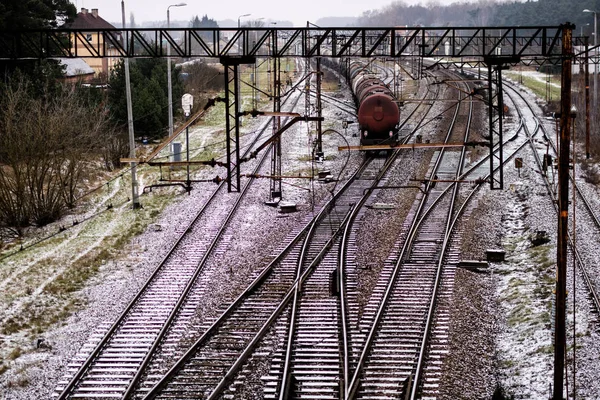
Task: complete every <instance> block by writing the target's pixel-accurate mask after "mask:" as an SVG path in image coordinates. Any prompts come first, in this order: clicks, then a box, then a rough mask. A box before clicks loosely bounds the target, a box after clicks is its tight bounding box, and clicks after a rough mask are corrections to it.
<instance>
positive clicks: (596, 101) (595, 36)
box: [583, 8, 598, 108]
mask: <svg viewBox="0 0 600 400" xmlns="http://www.w3.org/2000/svg"><path fill="white" fill-rule="evenodd" d="M583 12H590V13H594V54H595V55H596V57H594V108H596V107H597V106H598V60H596V58H597V55H598V49H597V48H596V46H598V34H597V32H598V31H597V30H596V28H597V26H598V25H597V20H598V18H597V16H598V12H597V11H594V10H589V9H587V8H586V9H585V10H583Z"/></svg>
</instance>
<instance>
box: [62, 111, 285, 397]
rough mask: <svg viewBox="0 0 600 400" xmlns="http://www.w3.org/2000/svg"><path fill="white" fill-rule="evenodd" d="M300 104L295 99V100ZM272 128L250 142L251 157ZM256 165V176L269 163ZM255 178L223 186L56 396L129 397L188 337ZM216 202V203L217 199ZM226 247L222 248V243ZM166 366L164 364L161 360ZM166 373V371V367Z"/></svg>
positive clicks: (86, 349) (81, 356)
mask: <svg viewBox="0 0 600 400" xmlns="http://www.w3.org/2000/svg"><path fill="white" fill-rule="evenodd" d="M296 101H297V100H296ZM267 127H268V124H265V126H264V127H263V129H262V130H261V131H260V132H259V134H258V135H256V136H255V137H254V138H253V139H252V143H251V145H250V146H249V147H248V150H247V153H249V152H250V149H251V148H252V146H253V145H254V144H255V143H256V142H257V141H258V140H259V138H260V137H261V135H262V133H263V132H264V131H265V130H266V128H267ZM268 154H269V153H268V152H265V153H264V155H263V156H262V158H261V159H260V160H259V161H257V162H255V170H254V173H255V174H256V173H257V172H258V171H259V169H260V168H261V166H262V165H263V163H264V161H265V160H266V159H267V158H268ZM253 181H254V179H252V178H250V179H247V180H246V182H245V184H244V188H243V189H242V191H241V192H240V193H239V194H232V195H229V196H224V195H222V194H223V192H225V187H226V185H225V182H222V183H221V184H220V185H219V186H218V187H217V189H216V190H215V191H214V192H213V194H212V196H211V197H210V198H209V200H208V201H207V202H206V203H205V205H204V206H203V207H202V208H201V210H200V211H199V212H198V214H197V215H196V216H195V218H194V219H193V221H192V222H191V223H190V224H189V225H188V226H183V227H181V229H180V237H179V239H178V240H177V241H176V242H175V243H174V245H173V246H172V247H171V249H170V250H169V251H168V252H167V254H166V255H165V257H164V258H163V260H162V261H161V262H160V264H159V266H158V267H157V268H156V270H155V272H154V273H153V274H152V275H151V276H150V278H149V279H148V280H147V282H146V283H145V285H144V286H143V288H142V289H141V290H140V292H139V293H138V294H137V295H136V297H135V298H134V299H133V300H132V301H131V302H130V303H129V305H128V306H127V307H126V309H125V311H124V312H123V313H122V315H121V316H120V317H119V318H118V319H117V320H116V321H115V322H114V323H113V324H112V325H110V326H103V327H101V330H99V331H98V332H97V333H96V334H94V335H92V337H91V338H90V340H89V341H88V342H87V343H86V344H85V345H84V346H83V347H82V349H81V350H80V351H79V353H78V354H77V356H76V357H75V359H74V360H72V361H71V363H69V365H68V370H67V375H66V377H65V379H64V380H63V381H61V382H59V384H58V387H57V389H56V392H55V397H58V399H67V398H81V397H85V398H115V399H122V398H129V397H130V396H132V393H133V391H134V389H135V387H137V385H138V384H139V380H140V379H141V377H142V374H143V372H144V370H145V369H146V368H149V364H150V362H151V361H152V359H153V357H154V353H156V352H157V351H158V350H159V349H167V353H169V351H172V349H173V348H174V346H173V344H172V343H174V342H177V341H179V340H180V339H181V337H182V336H183V335H185V332H186V331H185V329H186V326H187V324H188V323H189V321H190V319H191V318H192V316H193V315H194V310H195V309H196V308H197V307H198V306H199V304H202V301H203V299H204V298H206V294H207V292H208V291H209V289H208V288H207V287H206V284H205V285H202V284H201V283H202V282H201V281H200V287H198V284H197V280H198V278H199V276H200V275H201V273H204V266H205V264H206V262H207V260H208V258H209V257H210V256H211V255H212V254H213V251H215V249H216V248H217V245H218V244H219V243H221V245H223V244H227V240H228V237H227V236H226V235H224V232H225V230H226V229H227V226H228V224H229V222H230V221H231V219H232V217H233V216H234V215H235V213H236V210H237V209H238V207H239V205H240V204H241V201H242V199H243V198H244V194H245V193H246V192H247V190H248V189H249V187H250V186H251V184H252V182H253ZM217 199H218V200H217ZM223 242H224V243H223ZM160 361H161V362H160V364H161V365H164V360H160ZM163 368H164V367H163Z"/></svg>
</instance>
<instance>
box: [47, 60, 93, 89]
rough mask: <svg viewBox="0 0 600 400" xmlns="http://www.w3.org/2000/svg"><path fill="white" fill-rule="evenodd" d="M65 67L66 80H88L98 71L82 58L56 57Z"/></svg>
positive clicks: (73, 81)
mask: <svg viewBox="0 0 600 400" xmlns="http://www.w3.org/2000/svg"><path fill="white" fill-rule="evenodd" d="M55 60H58V62H60V64H61V65H63V66H64V67H65V78H64V81H65V82H71V83H75V82H87V81H89V80H90V79H92V78H94V75H95V74H96V71H95V70H94V69H93V68H92V67H90V66H89V65H88V64H87V63H86V62H85V61H83V59H81V58H56V59H55Z"/></svg>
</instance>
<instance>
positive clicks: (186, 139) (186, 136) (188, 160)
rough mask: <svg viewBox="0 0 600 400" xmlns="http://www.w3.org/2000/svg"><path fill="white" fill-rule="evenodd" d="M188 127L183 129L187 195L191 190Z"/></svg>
mask: <svg viewBox="0 0 600 400" xmlns="http://www.w3.org/2000/svg"><path fill="white" fill-rule="evenodd" d="M189 130H190V127H189V126H186V127H185V151H186V153H187V154H186V158H187V162H188V164H187V182H186V185H187V191H188V194H190V192H191V189H192V183H191V181H190V131H189Z"/></svg>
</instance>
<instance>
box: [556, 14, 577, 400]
mask: <svg viewBox="0 0 600 400" xmlns="http://www.w3.org/2000/svg"><path fill="white" fill-rule="evenodd" d="M573 28H574V25H572V24H564V25H562V59H563V60H562V61H563V62H562V76H561V89H560V96H561V113H560V146H559V153H558V154H559V159H558V209H559V214H558V235H557V236H558V240H557V242H558V243H557V256H556V260H557V266H556V267H557V271H556V313H555V324H554V326H555V332H554V393H553V397H552V399H553V400H563V383H564V373H565V348H566V326H565V325H566V321H565V319H566V297H567V293H566V292H567V237H568V234H569V231H568V229H569V164H570V143H571V74H572V71H571V65H572V62H573V60H572V57H573V43H572V41H571V40H572V36H573Z"/></svg>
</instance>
